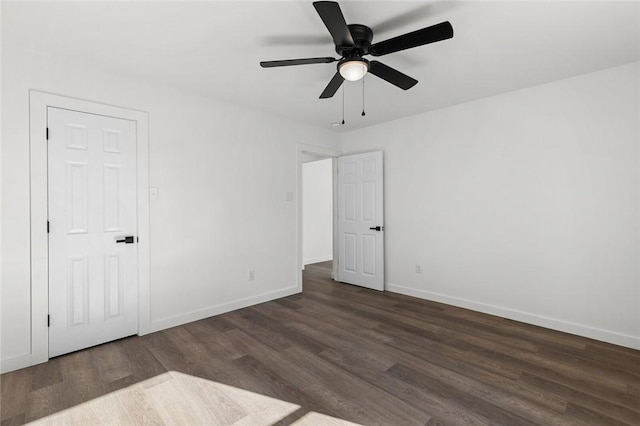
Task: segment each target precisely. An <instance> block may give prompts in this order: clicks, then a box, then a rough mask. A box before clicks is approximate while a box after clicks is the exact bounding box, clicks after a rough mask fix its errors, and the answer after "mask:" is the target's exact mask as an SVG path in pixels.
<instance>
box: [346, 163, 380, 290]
mask: <svg viewBox="0 0 640 426" xmlns="http://www.w3.org/2000/svg"><path fill="white" fill-rule="evenodd" d="M338 239H339V241H338V247H339V250H338V251H339V255H338V276H337V281H341V282H344V283H348V284H355V285H359V286H362V287H367V288H371V289H374V290H381V291H382V290H384V209H383V163H382V151H376V152H368V153H364V154H355V155H346V156H343V157H340V158H338Z"/></svg>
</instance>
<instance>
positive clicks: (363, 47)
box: [336, 24, 373, 57]
mask: <svg viewBox="0 0 640 426" xmlns="http://www.w3.org/2000/svg"><path fill="white" fill-rule="evenodd" d="M347 26H348V27H349V32H350V33H351V37H352V38H353V44H354V45H353V46H336V52H337V53H338V55H340V56H342V57H354V56H356V57H359V56H362V55H366V54H368V53H369V46H371V41H372V40H373V31H372V30H371V28H369V27H367V26H366V25H361V24H350V25H347Z"/></svg>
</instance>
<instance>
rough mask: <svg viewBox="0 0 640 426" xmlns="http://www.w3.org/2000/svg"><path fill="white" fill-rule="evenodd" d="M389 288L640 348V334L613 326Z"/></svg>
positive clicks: (442, 295) (395, 286) (387, 288)
mask: <svg viewBox="0 0 640 426" xmlns="http://www.w3.org/2000/svg"><path fill="white" fill-rule="evenodd" d="M385 290H387V291H391V292H393V293H400V294H404V295H407V296H413V297H417V298H420V299H426V300H431V301H434V302H440V303H445V304H447V305H452V306H457V307H460V308H466V309H471V310H473V311H477V312H482V313H485V314H490V315H496V316H499V317H503V318H508V319H512V320H515V321H521V322H525V323H527V324H533V325H537V326H540V327H545V328H550V329H552V330H557V331H562V332H565V333H570V334H575V335H578V336H582V337H588V338H590V339H595V340H600V341H603V342H607V343H613V344H615V345H620V346H625V347H627V348H631V349H640V337H636V336H630V335H627V334H622V333H617V332H614V331H609V330H602V329H600V328H594V327H590V326H586V325H582V324H576V323H572V322H568V321H563V320H558V319H555V318H549V317H543V316H540V315H536V314H531V313H528V312H522V311H516V310H513V309H509V308H503V307H501V306H494V305H488V304H485V303H480V302H475V301H473V300H467V299H462V298H459V297H453V296H447V295H444V294H439V293H433V292H430V291H424V290H417V289H414V288H409V287H403V286H399V285H395V284H389V283H387V284H385Z"/></svg>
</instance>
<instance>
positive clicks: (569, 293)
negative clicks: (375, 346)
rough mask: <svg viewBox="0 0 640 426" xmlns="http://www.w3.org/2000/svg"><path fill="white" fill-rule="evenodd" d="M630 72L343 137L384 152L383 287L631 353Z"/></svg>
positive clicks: (633, 203) (636, 305)
mask: <svg viewBox="0 0 640 426" xmlns="http://www.w3.org/2000/svg"><path fill="white" fill-rule="evenodd" d="M639 75H640V68H639V64H638V63H633V64H629V65H625V66H621V67H616V68H611V69H607V70H604V71H600V72H595V73H592V74H587V75H583V76H579V77H574V78H571V79H567V80H563V81H558V82H554V83H550V84H545V85H542V86H538V87H533V88H529V89H526V90H520V91H516V92H511V93H507V94H504V95H500V96H496V97H492V98H487V99H483V100H478V101H474V102H470V103H466V104H461V105H457V106H453V107H450V108H446V109H442V110H438V111H434V112H430V113H425V114H421V115H417V116H413V117H410V118H406V119H402V120H397V121H394V122H390V123H386V124H382V125H378V126H375V127H370V128H367V129H363V130H358V131H354V132H351V133H348V134H345V135H344V137H343V150H344V151H345V152H358V151H368V150H374V149H382V150H384V155H385V179H386V182H385V191H386V192H385V217H386V223H385V229H386V271H387V275H386V284H387V289H388V290H391V291H395V292H400V293H405V294H409V295H414V296H418V297H423V298H426V299H431V300H436V301H442V302H445V303H449V304H453V305H458V306H463V307H468V308H471V309H476V310H479V311H484V312H488V313H493V314H498V315H501V316H505V317H508V318H513V319H517V320H523V321H527V322H530V323H534V324H539V325H543V326H546V327H550V328H555V329H559V330H564V331H568V332H572V333H576V334H581V335H585V336H590V337H594V338H598V339H602V340H606V341H610V342H614V343H618V344H622V345H627V346H631V347H635V348H640V290H639V288H640V282H639V267H640V266H639V264H640V253H639V243H640V233H639V230H640V218H639V213H640V210H639V209H640V207H639V205H640V182H639V170H640V154H639V152H640V148H639V131H638V128H639V122H640V120H639V118H640V111H639V108H638V103H639V95H640V93H639V84H638V80H639ZM443 84H446V83H443ZM351 141H353V142H351ZM416 264H420V265H421V266H422V271H423V272H422V273H421V274H417V273H416Z"/></svg>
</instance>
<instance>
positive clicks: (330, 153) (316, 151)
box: [296, 143, 342, 292]
mask: <svg viewBox="0 0 640 426" xmlns="http://www.w3.org/2000/svg"><path fill="white" fill-rule="evenodd" d="M297 148H298V152H297V167H296V199H297V202H296V288H297V291H298V292H301V291H302V270H303V269H304V259H303V255H302V232H303V230H302V164H303V163H304V156H305V154H306V155H312V156H314V157H318V159H325V158H332V159H333V167H332V168H333V172H332V174H333V176H332V182H333V271H332V273H331V277H332V278H334V279H335V277H336V276H337V275H336V272H337V271H338V262H336V256H337V254H338V247H337V241H338V239H337V232H338V228H337V222H336V219H337V214H338V205H337V199H338V187H337V184H338V183H337V176H338V161H337V159H338V157H339V156H340V155H342V152H340V151H338V150H335V149H331V148H324V147H319V146H315V145H306V144H302V143H299V144H298V147H297Z"/></svg>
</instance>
